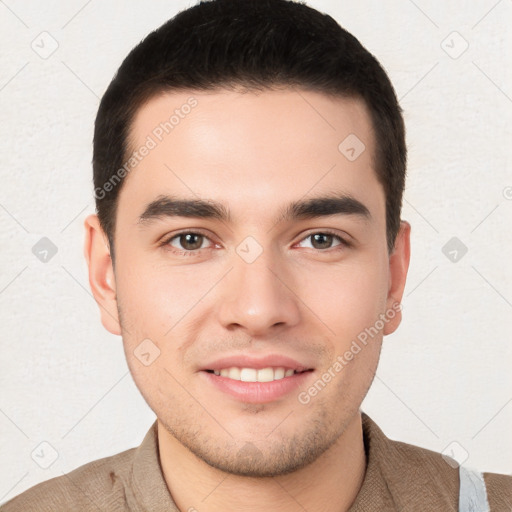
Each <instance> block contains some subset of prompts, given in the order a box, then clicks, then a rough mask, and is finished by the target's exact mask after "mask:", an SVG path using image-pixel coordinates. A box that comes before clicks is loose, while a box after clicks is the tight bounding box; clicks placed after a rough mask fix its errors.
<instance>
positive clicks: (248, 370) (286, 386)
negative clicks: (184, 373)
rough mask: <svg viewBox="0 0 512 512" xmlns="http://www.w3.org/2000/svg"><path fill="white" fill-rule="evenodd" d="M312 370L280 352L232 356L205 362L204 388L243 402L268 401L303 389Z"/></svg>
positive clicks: (203, 373) (201, 371) (202, 376)
mask: <svg viewBox="0 0 512 512" xmlns="http://www.w3.org/2000/svg"><path fill="white" fill-rule="evenodd" d="M314 371H315V369H314V368H312V367H309V366H308V365H306V364H304V363H299V362H297V361H296V360H295V359H292V358H289V357H286V356H282V355H276V354H274V355H266V356H263V357H261V356H259V357H258V356H256V355H240V354H239V355H234V356H231V357H224V358H222V359H218V360H217V361H214V362H211V363H209V364H207V365H205V366H204V367H203V368H202V369H201V370H200V371H199V374H200V375H201V378H202V379H203V384H204V385H205V386H206V387H205V389H213V390H214V392H219V391H220V392H221V394H222V395H223V396H227V397H229V398H230V399H233V398H234V399H235V400H236V401H238V402H244V403H254V404H262V403H270V402H274V401H279V400H282V399H286V398H290V397H291V396H293V392H294V391H297V390H298V389H305V388H306V386H307V384H308V381H309V380H310V379H311V375H312V374H313V373H314Z"/></svg>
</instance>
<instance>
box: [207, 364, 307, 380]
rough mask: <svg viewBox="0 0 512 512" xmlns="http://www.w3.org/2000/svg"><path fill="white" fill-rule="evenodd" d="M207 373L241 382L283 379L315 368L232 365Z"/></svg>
mask: <svg viewBox="0 0 512 512" xmlns="http://www.w3.org/2000/svg"><path fill="white" fill-rule="evenodd" d="M205 371H206V372H207V373H211V374H214V375H216V376H217V377H225V378H227V379H231V380H236V381H240V382H273V381H276V380H283V379H286V378H288V377H292V376H293V375H298V374H302V373H306V372H311V371H313V369H294V368H287V367H284V366H278V367H272V366H268V367H266V368H249V367H238V366H232V367H230V368H221V369H215V370H213V369H211V370H205Z"/></svg>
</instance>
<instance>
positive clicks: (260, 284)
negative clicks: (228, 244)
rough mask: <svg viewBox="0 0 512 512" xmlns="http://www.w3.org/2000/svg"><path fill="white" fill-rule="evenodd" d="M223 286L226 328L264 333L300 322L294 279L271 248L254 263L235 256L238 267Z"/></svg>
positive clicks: (222, 317)
mask: <svg viewBox="0 0 512 512" xmlns="http://www.w3.org/2000/svg"><path fill="white" fill-rule="evenodd" d="M222 287H223V288H222V291H221V297H220V298H219V301H220V306H219V310H218V315H219V321H220V323H221V325H222V326H223V327H224V328H226V329H229V330H233V329H237V328H238V329H243V330H244V331H245V332H246V333H247V334H248V335H250V336H264V335H269V334H275V333H276V332H277V331H278V330H281V329H285V328H286V327H293V326H295V325H297V323H298V322H299V319H300V309H299V302H300V299H299V298H298V296H297V295H296V292H295V291H294V283H293V278H292V277H291V275H290V272H286V271H285V269H284V268H283V265H279V264H278V262H277V258H275V257H273V256H272V254H271V251H270V250H267V251H263V253H262V254H261V255H260V256H259V257H258V258H257V259H256V261H254V262H252V263H247V262H246V261H244V260H243V259H241V258H239V257H238V256H237V255H235V261H234V268H233V270H232V271H231V272H229V274H228V275H227V276H226V278H225V279H224V280H223V282H222Z"/></svg>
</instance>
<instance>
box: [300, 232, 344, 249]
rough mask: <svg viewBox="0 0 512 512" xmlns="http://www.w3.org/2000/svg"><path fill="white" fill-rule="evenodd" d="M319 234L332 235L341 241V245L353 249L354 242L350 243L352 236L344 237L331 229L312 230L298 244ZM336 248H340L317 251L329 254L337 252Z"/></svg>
mask: <svg viewBox="0 0 512 512" xmlns="http://www.w3.org/2000/svg"><path fill="white" fill-rule="evenodd" d="M319 233H321V234H323V235H331V236H333V237H335V238H337V239H338V240H339V241H340V245H341V246H343V247H351V246H352V242H351V241H350V239H351V237H350V235H348V234H345V236H343V235H341V234H340V233H339V232H338V231H335V230H333V229H330V228H324V229H322V228H320V229H318V228H316V229H312V230H310V231H309V232H307V233H306V234H305V235H304V236H302V238H301V239H300V240H299V241H298V242H297V244H299V243H301V242H303V241H304V240H306V238H309V237H310V236H312V235H316V234H319ZM336 247H338V246H335V247H330V248H329V249H325V250H320V249H317V250H318V251H319V252H329V251H330V250H335V248H336Z"/></svg>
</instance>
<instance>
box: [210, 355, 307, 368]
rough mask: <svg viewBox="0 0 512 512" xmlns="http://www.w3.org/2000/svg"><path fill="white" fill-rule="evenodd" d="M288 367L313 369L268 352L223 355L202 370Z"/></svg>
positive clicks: (289, 358)
mask: <svg viewBox="0 0 512 512" xmlns="http://www.w3.org/2000/svg"><path fill="white" fill-rule="evenodd" d="M232 367H238V368H255V369H257V370H259V369H261V368H270V367H272V368H286V369H292V370H295V371H300V372H302V371H305V370H312V369H313V368H312V367H311V366H309V365H307V364H305V363H300V362H298V361H297V360H295V359H293V358H291V357H288V356H284V355H279V354H267V355H264V356H256V355H248V354H238V355H236V354H235V355H231V356H225V357H221V358H219V359H215V360H214V361H212V362H210V363H207V364H205V365H204V367H203V368H201V370H222V369H223V368H232Z"/></svg>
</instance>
